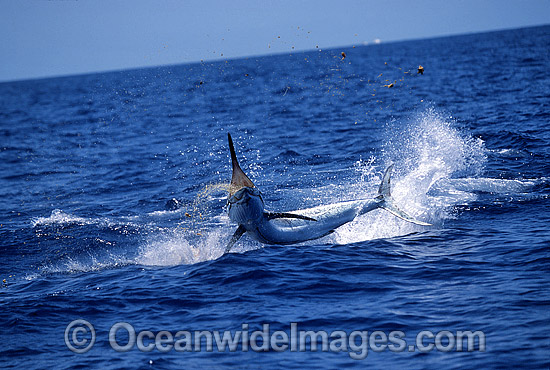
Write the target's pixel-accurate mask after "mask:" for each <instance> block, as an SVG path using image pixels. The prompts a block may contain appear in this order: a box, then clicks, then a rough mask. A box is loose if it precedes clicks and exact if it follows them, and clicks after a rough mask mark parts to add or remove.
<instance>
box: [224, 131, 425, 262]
mask: <svg viewBox="0 0 550 370" xmlns="http://www.w3.org/2000/svg"><path fill="white" fill-rule="evenodd" d="M227 138H228V140H229V151H230V152H231V163H232V167H233V175H232V176H231V185H230V186H229V199H228V204H229V219H230V220H231V221H232V222H234V223H236V224H238V225H239V227H238V228H237V231H235V234H233V237H232V238H231V240H230V241H229V243H228V244H227V247H226V248H225V253H227V252H229V251H230V250H231V248H232V247H233V245H234V244H235V243H236V242H237V241H238V240H239V238H240V237H241V236H242V235H243V234H244V233H247V235H249V236H250V237H251V238H252V239H254V240H257V241H259V242H260V243H265V244H296V243H301V242H304V241H307V240H313V239H318V238H321V237H323V236H325V235H328V234H330V233H331V232H333V231H334V229H336V228H337V227H339V226H342V225H344V224H346V223H348V222H350V221H353V220H354V219H355V218H356V217H357V216H359V215H362V214H365V213H367V212H370V211H372V210H375V209H377V208H382V209H385V210H386V211H388V212H390V213H392V214H393V215H395V216H397V217H399V218H401V219H403V220H405V221H408V222H412V223H414V224H417V225H423V226H430V224H428V223H426V222H422V221H418V220H415V219H413V218H412V217H411V216H409V215H407V214H406V213H405V212H403V211H401V210H400V209H399V208H397V207H396V206H395V204H394V201H393V198H392V197H391V194H390V175H391V171H392V169H393V165H390V166H389V167H388V168H387V169H386V172H385V173H384V177H383V178H382V183H381V184H380V187H379V189H378V195H377V196H376V197H375V198H372V199H362V200H353V201H347V202H339V203H332V204H327V205H322V206H317V207H313V208H308V209H301V210H296V211H292V212H268V211H266V210H265V209H264V200H263V198H262V194H261V193H260V191H259V190H258V188H257V187H256V186H255V185H254V183H253V182H252V181H251V180H250V179H249V178H248V176H246V174H245V173H244V171H243V170H242V169H241V166H239V161H238V160H237V155H236V153H235V148H234V146H233V140H232V139H231V135H230V134H229V133H228V134H227Z"/></svg>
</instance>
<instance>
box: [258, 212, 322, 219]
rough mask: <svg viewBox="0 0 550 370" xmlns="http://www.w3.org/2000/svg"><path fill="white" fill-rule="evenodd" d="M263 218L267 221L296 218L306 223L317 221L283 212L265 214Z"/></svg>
mask: <svg viewBox="0 0 550 370" xmlns="http://www.w3.org/2000/svg"><path fill="white" fill-rule="evenodd" d="M264 216H265V217H266V218H267V220H268V221H269V220H273V219H274V218H297V219H300V220H306V221H317V220H316V219H314V218H311V217H307V216H302V215H295V214H293V213H284V212H265V213H264Z"/></svg>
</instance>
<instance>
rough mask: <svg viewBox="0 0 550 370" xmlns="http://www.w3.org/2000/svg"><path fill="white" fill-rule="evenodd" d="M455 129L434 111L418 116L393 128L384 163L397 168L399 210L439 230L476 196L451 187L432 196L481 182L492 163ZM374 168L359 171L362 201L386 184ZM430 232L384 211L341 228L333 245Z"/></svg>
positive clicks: (365, 165) (369, 164)
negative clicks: (466, 181)
mask: <svg viewBox="0 0 550 370" xmlns="http://www.w3.org/2000/svg"><path fill="white" fill-rule="evenodd" d="M453 124H454V122H453V121H452V120H449V119H446V118H445V117H443V115H442V114H440V113H438V112H437V111H436V110H435V109H434V108H429V109H427V110H426V111H424V112H421V113H418V114H417V115H415V116H414V117H413V118H412V119H410V121H409V122H407V123H405V124H400V123H399V122H395V121H393V122H390V123H389V124H388V126H387V134H386V136H387V140H386V143H385V144H384V145H383V150H382V156H381V158H380V159H379V162H382V163H384V164H385V165H384V166H382V167H384V168H385V167H386V166H387V165H388V164H389V163H395V165H396V170H395V171H394V175H393V178H392V196H393V197H394V199H395V201H396V203H397V204H398V205H399V207H400V208H401V209H403V210H404V211H405V212H407V213H408V214H410V215H411V216H413V217H414V218H416V219H420V220H424V221H427V222H430V223H432V224H434V225H435V227H437V226H438V225H441V224H442V223H443V221H444V220H445V219H448V218H452V217H453V212H452V207H453V206H454V205H456V204H459V203H462V202H470V201H473V200H475V197H476V196H475V194H473V193H472V192H471V190H472V187H470V188H468V190H470V191H464V190H463V191H460V190H458V189H453V188H452V187H449V186H447V187H444V188H445V189H446V190H447V191H446V192H440V193H439V194H438V195H437V196H434V195H433V194H432V191H431V190H432V189H433V188H435V187H436V186H439V184H445V183H446V184H449V183H451V182H450V180H452V179H454V178H457V177H464V176H472V177H473V176H479V175H480V174H481V173H482V171H483V168H484V166H485V163H486V161H487V156H486V149H485V147H484V144H483V141H482V140H480V139H475V138H473V137H470V136H467V135H464V134H462V133H461V132H460V131H458V130H457V129H456V128H454V127H453ZM374 163H375V161H374V160H372V159H370V160H369V161H366V162H358V163H357V164H356V166H355V167H356V170H357V171H358V172H359V173H360V179H359V180H358V181H357V182H356V183H355V184H354V185H353V186H352V187H351V188H352V189H355V194H354V197H356V198H357V199H358V198H365V197H368V196H370V197H372V195H373V189H375V188H376V186H377V184H378V183H379V182H380V180H381V176H380V175H376V173H379V172H378V171H374V170H373V168H374V167H375V164H374ZM470 184H473V182H472V183H470ZM439 188H440V189H441V186H439ZM358 189H363V191H360V190H358ZM425 230H426V228H425V227H423V226H418V225H413V224H410V223H407V222H404V221H402V220H400V219H397V218H396V217H394V216H392V215H390V214H388V213H387V212H384V211H382V210H379V211H374V212H372V213H369V214H367V215H365V216H363V217H360V218H358V219H357V220H355V221H354V222H352V223H349V224H347V225H344V226H342V227H340V228H339V229H338V230H337V231H336V233H335V234H334V235H333V236H331V240H332V242H335V243H339V244H342V243H352V242H358V241H364V240H371V239H377V238H388V237H394V236H399V235H406V234H409V233H412V232H421V231H425Z"/></svg>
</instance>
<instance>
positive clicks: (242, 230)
mask: <svg viewBox="0 0 550 370" xmlns="http://www.w3.org/2000/svg"><path fill="white" fill-rule="evenodd" d="M245 232H246V229H245V227H244V226H243V225H239V227H238V228H237V230H236V231H235V234H233V236H232V237H231V240H230V241H229V243H227V246H226V247H225V251H224V252H223V254H226V253H229V251H230V250H231V248H233V246H234V245H235V243H236V242H237V241H238V240H239V239H240V238H241V236H243V234H244V233H245Z"/></svg>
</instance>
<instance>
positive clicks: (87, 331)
mask: <svg viewBox="0 0 550 370" xmlns="http://www.w3.org/2000/svg"><path fill="white" fill-rule="evenodd" d="M270 326H271V325H270V324H263V325H262V330H254V331H251V330H250V327H249V325H248V324H242V325H241V330H236V331H233V332H231V331H229V330H225V331H208V330H195V331H189V330H180V331H175V332H171V331H167V330H161V331H158V332H153V331H150V330H143V331H139V332H138V331H136V330H135V328H134V327H133V326H132V325H131V324H129V323H127V322H117V323H115V324H114V325H113V326H111V329H110V330H109V333H108V335H107V336H106V338H105V339H107V340H108V341H109V344H110V346H111V348H112V349H113V350H115V351H117V352H128V351H131V350H134V349H137V350H139V351H142V352H151V351H155V350H156V351H159V352H170V351H176V352H202V351H204V352H213V351H218V352H226V351H229V352H237V351H242V352H248V351H254V352H266V351H275V352H284V351H291V352H306V351H311V352H318V351H321V352H347V353H348V355H349V356H350V357H351V358H353V359H356V360H362V359H365V358H366V357H367V355H368V353H369V350H370V351H373V352H383V351H386V350H389V351H391V352H404V351H408V352H416V351H418V352H423V353H425V352H431V351H433V350H436V351H439V352H474V351H480V352H484V351H485V333H484V332H482V331H479V330H478V331H473V332H472V331H460V330H459V331H456V332H451V331H448V330H442V331H439V332H437V333H434V332H431V331H428V330H423V331H421V332H419V333H417V334H416V336H415V339H414V344H413V343H407V340H406V339H405V338H406V336H405V333H404V332H402V331H399V330H394V331H391V332H389V333H386V332H384V331H380V330H376V331H372V332H370V331H366V330H354V331H351V332H346V331H344V330H334V331H331V332H329V331H325V330H318V331H313V330H298V323H295V322H293V323H290V330H288V331H285V330H275V331H272V330H271V329H270ZM95 342H96V332H95V329H94V327H93V326H92V324H90V323H89V322H88V321H86V320H82V319H79V320H74V321H72V322H71V323H70V324H69V325H68V326H67V328H66V329H65V344H66V345H67V347H68V348H69V349H70V350H71V351H73V352H75V353H86V352H88V351H89V350H90V349H92V347H93V346H94V344H95Z"/></svg>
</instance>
